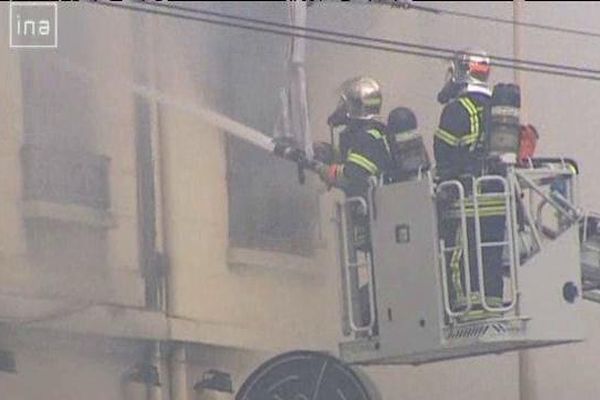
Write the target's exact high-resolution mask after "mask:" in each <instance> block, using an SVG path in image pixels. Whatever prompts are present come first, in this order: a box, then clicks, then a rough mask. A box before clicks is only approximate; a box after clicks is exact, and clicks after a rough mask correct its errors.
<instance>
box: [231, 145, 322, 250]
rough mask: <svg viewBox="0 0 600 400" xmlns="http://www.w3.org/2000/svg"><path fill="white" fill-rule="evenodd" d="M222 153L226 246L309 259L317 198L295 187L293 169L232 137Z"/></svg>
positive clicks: (308, 189) (305, 188)
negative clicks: (225, 183)
mask: <svg viewBox="0 0 600 400" xmlns="http://www.w3.org/2000/svg"><path fill="white" fill-rule="evenodd" d="M227 155H228V190H229V240H230V244H231V245H232V246H236V247H246V248H253V249H258V250H266V251H278V252H285V253H291V254H296V255H301V256H310V255H312V254H313V248H314V243H313V240H314V238H315V236H316V235H315V232H316V224H317V216H318V207H319V206H318V201H317V194H316V191H315V188H312V187H310V186H309V185H308V184H306V185H300V184H298V179H297V170H296V165H295V164H293V163H290V162H287V161H284V160H280V159H278V158H275V156H272V155H269V154H268V153H266V152H265V151H264V150H262V149H258V148H256V147H254V146H252V145H249V144H247V143H245V142H243V141H241V140H239V139H237V138H234V137H229V138H228V152H227Z"/></svg>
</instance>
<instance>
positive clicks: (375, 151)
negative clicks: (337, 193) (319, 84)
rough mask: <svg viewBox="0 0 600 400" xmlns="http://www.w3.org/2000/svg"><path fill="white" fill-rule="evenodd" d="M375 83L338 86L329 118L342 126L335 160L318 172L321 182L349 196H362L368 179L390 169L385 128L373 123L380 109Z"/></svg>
mask: <svg viewBox="0 0 600 400" xmlns="http://www.w3.org/2000/svg"><path fill="white" fill-rule="evenodd" d="M381 103H382V96H381V89H380V86H379V83H378V82H377V81H376V80H374V79H372V78H369V77H358V78H353V79H349V80H347V81H346V82H344V83H343V84H342V86H341V95H340V103H339V105H338V108H337V109H336V111H334V113H333V114H332V116H331V117H330V118H329V122H330V124H332V125H342V124H343V125H345V129H344V130H343V131H342V132H341V133H340V139H339V157H338V158H339V159H338V161H337V162H334V163H332V164H331V165H325V166H323V167H321V168H320V169H319V175H320V177H321V179H322V180H323V181H324V182H325V183H326V184H327V185H329V186H335V187H338V188H340V189H342V190H343V191H344V193H345V194H346V195H347V196H349V197H353V196H364V195H365V194H366V191H367V188H368V182H369V179H370V178H371V177H379V176H381V174H382V173H384V172H385V171H387V170H389V169H390V163H391V158H390V148H389V144H388V141H387V138H386V135H385V125H384V124H382V123H381V122H379V121H377V120H376V117H377V116H378V115H379V112H380V110H381Z"/></svg>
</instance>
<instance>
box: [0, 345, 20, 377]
mask: <svg viewBox="0 0 600 400" xmlns="http://www.w3.org/2000/svg"><path fill="white" fill-rule="evenodd" d="M0 372H12V373H15V372H17V363H16V361H15V355H14V354H13V353H12V352H10V351H4V350H0Z"/></svg>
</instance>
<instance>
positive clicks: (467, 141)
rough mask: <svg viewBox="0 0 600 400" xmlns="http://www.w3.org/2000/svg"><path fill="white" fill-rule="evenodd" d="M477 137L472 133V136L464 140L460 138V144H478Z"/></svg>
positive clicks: (465, 137) (464, 137)
mask: <svg viewBox="0 0 600 400" xmlns="http://www.w3.org/2000/svg"><path fill="white" fill-rule="evenodd" d="M477 136H479V135H477V134H476V133H472V134H470V135H467V136H463V137H462V138H460V143H461V144H473V143H475V142H477Z"/></svg>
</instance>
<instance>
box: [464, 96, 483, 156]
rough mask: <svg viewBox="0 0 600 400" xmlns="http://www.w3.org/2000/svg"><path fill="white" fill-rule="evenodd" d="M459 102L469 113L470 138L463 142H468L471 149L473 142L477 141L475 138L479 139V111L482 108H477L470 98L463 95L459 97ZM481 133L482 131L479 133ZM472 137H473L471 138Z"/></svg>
mask: <svg viewBox="0 0 600 400" xmlns="http://www.w3.org/2000/svg"><path fill="white" fill-rule="evenodd" d="M459 101H460V103H461V104H462V105H463V107H465V109H466V110H467V112H468V113H469V119H470V121H471V134H470V135H469V136H470V139H469V140H468V141H466V142H465V144H470V145H471V147H470V149H471V150H473V148H474V146H475V144H476V143H477V140H478V139H479V136H480V132H479V130H480V128H479V119H480V117H479V113H480V111H483V108H481V107H480V108H479V109H478V108H477V107H476V106H475V104H474V103H473V102H472V101H471V99H469V98H466V97H463V98H462V99H459ZM481 134H483V133H481ZM473 137H474V139H473Z"/></svg>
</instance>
